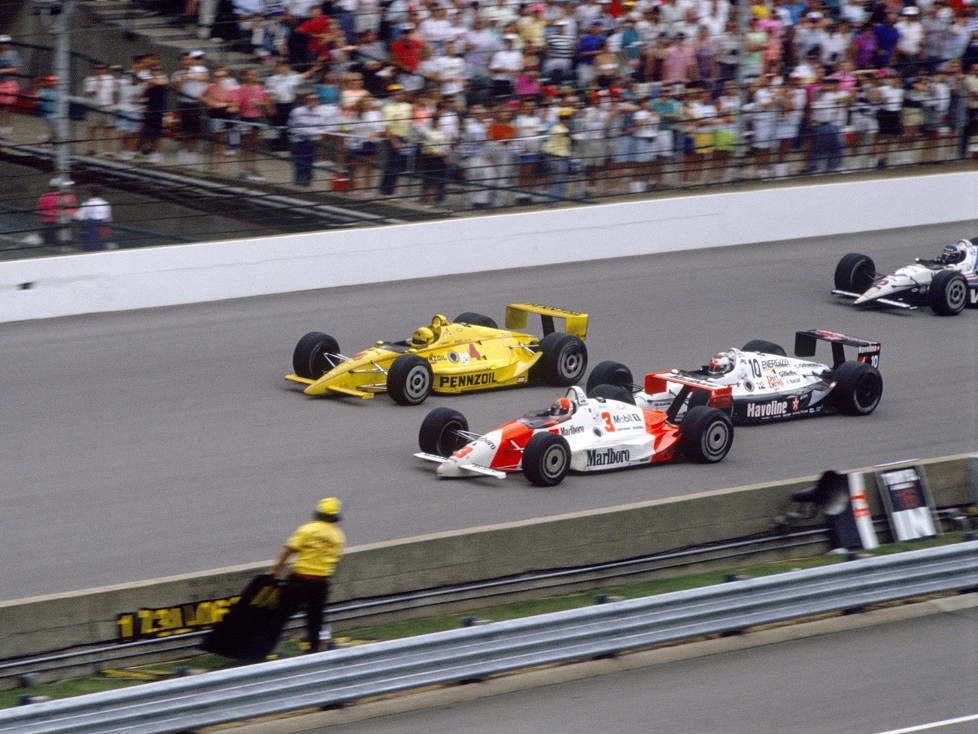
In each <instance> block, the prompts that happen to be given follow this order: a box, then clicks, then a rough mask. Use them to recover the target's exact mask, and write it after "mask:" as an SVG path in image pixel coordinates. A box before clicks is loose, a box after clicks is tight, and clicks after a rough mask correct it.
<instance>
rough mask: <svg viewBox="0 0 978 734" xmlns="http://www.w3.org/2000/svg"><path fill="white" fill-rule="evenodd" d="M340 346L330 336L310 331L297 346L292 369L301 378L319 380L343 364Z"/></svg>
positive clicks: (293, 354)
mask: <svg viewBox="0 0 978 734" xmlns="http://www.w3.org/2000/svg"><path fill="white" fill-rule="evenodd" d="M339 353H340V345H339V344H338V343H337V342H336V339H334V338H333V337H331V336H330V335H329V334H323V333H322V332H320V331H310V332H309V333H308V334H306V335H305V336H304V337H302V338H301V339H300V340H299V342H298V343H297V344H296V345H295V350H294V351H293V352H292V369H293V370H294V371H295V373H296V374H297V375H298V376H299V377H304V378H306V379H307V380H318V379H319V378H320V377H322V376H323V375H325V374H326V373H327V372H329V371H330V370H331V369H333V367H335V366H336V365H338V364H339V363H340V362H342V361H343V360H342V358H341V357H340V356H339Z"/></svg>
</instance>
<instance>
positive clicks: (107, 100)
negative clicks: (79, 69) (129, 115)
mask: <svg viewBox="0 0 978 734" xmlns="http://www.w3.org/2000/svg"><path fill="white" fill-rule="evenodd" d="M117 87H118V79H117V78H116V77H114V76H113V75H112V74H110V73H109V72H104V73H102V74H98V75H93V76H87V77H85V87H84V88H85V94H86V95H88V96H89V97H91V98H92V101H93V102H94V103H95V104H96V105H98V106H99V107H101V108H102V109H108V108H110V107H112V106H113V105H114V104H115V96H116V88H117Z"/></svg>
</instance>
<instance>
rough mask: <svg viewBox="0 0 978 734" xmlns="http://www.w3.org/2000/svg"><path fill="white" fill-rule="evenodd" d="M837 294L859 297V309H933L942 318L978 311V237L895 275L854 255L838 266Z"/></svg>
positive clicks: (945, 248) (870, 260)
mask: <svg viewBox="0 0 978 734" xmlns="http://www.w3.org/2000/svg"><path fill="white" fill-rule="evenodd" d="M832 293H834V294H835V295H837V296H843V297H845V298H853V299H855V300H854V301H853V303H854V304H855V305H857V306H862V305H874V304H875V305H883V306H894V307H896V308H904V309H908V310H915V309H916V308H917V307H919V306H930V307H931V309H932V310H933V311H934V313H936V314H939V315H940V316H954V315H956V314H959V313H961V312H962V311H963V310H964V309H965V308H966V307H969V306H970V307H971V308H975V307H978V237H975V238H973V239H970V240H960V241H959V242H957V243H955V244H952V245H946V246H945V247H944V249H943V250H942V251H941V254H940V255H939V256H937V257H935V258H933V259H927V258H919V257H918V258H917V259H916V260H914V262H913V263H911V264H910V265H905V266H904V267H902V268H899V269H898V270H895V271H894V272H892V273H890V274H889V275H883V274H882V273H877V272H876V264H875V263H874V262H873V261H872V259H871V258H869V257H867V256H866V255H860V254H859V253H855V252H852V253H849V254H848V255H845V256H843V258H842V259H841V260H839V263H838V265H836V266H835V288H834V289H833V290H832Z"/></svg>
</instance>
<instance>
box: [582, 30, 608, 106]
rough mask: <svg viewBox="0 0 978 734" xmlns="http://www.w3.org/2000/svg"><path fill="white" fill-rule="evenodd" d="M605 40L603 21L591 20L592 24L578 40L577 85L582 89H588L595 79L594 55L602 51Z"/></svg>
mask: <svg viewBox="0 0 978 734" xmlns="http://www.w3.org/2000/svg"><path fill="white" fill-rule="evenodd" d="M604 42H605V34H604V32H603V30H602V26H601V21H599V20H594V21H591V25H590V26H589V27H588V29H587V31H586V32H585V33H584V35H583V36H581V38H580V40H579V41H578V42H577V55H576V62H577V85H578V86H579V87H581V88H582V89H586V88H587V87H588V86H590V84H591V82H592V81H593V80H594V77H595V69H594V57H595V56H597V55H598V54H599V53H601V49H602V47H603V46H604Z"/></svg>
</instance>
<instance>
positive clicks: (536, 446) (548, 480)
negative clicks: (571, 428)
mask: <svg viewBox="0 0 978 734" xmlns="http://www.w3.org/2000/svg"><path fill="white" fill-rule="evenodd" d="M570 460H571V452H570V445H569V444H568V443H567V439H566V438H564V437H563V436H558V435H557V434H556V433H535V434H533V435H532V436H530V440H529V441H527V442H526V448H525V449H523V475H524V476H525V477H526V478H527V479H529V480H530V483H531V484H534V485H536V486H537V487H553V486H554V485H556V484H560V483H561V482H562V481H563V480H564V477H565V476H566V475H567V470H568V469H570Z"/></svg>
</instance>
